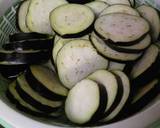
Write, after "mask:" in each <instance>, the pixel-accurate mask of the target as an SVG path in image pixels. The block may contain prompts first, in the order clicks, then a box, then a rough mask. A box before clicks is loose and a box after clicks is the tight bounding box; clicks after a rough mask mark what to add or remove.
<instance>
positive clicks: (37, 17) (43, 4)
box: [26, 0, 67, 35]
mask: <svg viewBox="0 0 160 128" xmlns="http://www.w3.org/2000/svg"><path fill="white" fill-rule="evenodd" d="M66 3H67V1H66V0H31V1H30V5H29V9H28V14H27V19H26V23H27V26H28V28H29V29H30V30H31V31H32V32H38V33H44V34H51V35H54V32H53V30H52V28H51V26H50V22H49V14H50V12H51V11H52V10H53V9H55V8H56V7H58V6H60V5H63V4H66Z"/></svg>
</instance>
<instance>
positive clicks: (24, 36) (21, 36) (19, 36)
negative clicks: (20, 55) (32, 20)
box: [9, 32, 53, 42]
mask: <svg viewBox="0 0 160 128" xmlns="http://www.w3.org/2000/svg"><path fill="white" fill-rule="evenodd" d="M52 38H53V37H52V36H51V35H48V34H40V33H36V32H29V33H21V32H20V33H14V34H11V35H9V42H19V41H30V40H41V39H42V40H45V39H52Z"/></svg>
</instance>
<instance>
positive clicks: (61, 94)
mask: <svg viewBox="0 0 160 128" xmlns="http://www.w3.org/2000/svg"><path fill="white" fill-rule="evenodd" d="M25 76H26V80H27V82H28V83H29V86H30V87H31V88H32V89H33V90H34V91H36V92H38V93H39V94H40V95H42V96H43V97H46V98H48V99H50V100H64V99H65V98H66V96H67V94H68V90H67V89H66V88H65V87H64V86H63V85H62V84H61V82H60V80H59V79H58V76H57V75H56V74H55V73H54V72H53V71H51V70H50V69H49V68H46V67H43V66H38V65H36V66H30V68H29V70H28V71H27V73H26V75H25Z"/></svg>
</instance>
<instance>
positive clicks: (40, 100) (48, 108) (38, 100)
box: [16, 74, 62, 113]
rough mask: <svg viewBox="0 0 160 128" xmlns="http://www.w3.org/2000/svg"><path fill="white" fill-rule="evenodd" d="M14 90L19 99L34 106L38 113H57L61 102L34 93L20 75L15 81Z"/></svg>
mask: <svg viewBox="0 0 160 128" xmlns="http://www.w3.org/2000/svg"><path fill="white" fill-rule="evenodd" d="M16 90H17V92H18V94H19V95H20V96H21V98H22V99H23V100H24V101H26V102H27V103H28V104H30V105H32V106H34V107H35V108H37V109H38V110H39V111H42V112H45V113H52V112H55V111H57V110H58V109H59V108H60V107H61V106H62V102H61V101H53V100H49V99H46V98H44V97H42V96H41V95H39V93H37V92H35V91H34V90H33V89H32V88H31V87H30V86H29V84H28V82H27V81H26V79H25V76H24V74H22V75H20V76H19V77H18V78H17V81H16Z"/></svg>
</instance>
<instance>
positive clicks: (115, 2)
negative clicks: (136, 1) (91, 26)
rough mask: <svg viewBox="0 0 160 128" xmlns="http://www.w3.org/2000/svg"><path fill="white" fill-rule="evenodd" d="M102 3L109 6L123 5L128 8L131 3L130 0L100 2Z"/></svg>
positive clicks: (105, 0)
mask: <svg viewBox="0 0 160 128" xmlns="http://www.w3.org/2000/svg"><path fill="white" fill-rule="evenodd" d="M101 1H104V2H106V3H108V4H109V5H114V4H124V5H128V6H132V3H133V2H131V1H130V0H101Z"/></svg>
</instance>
